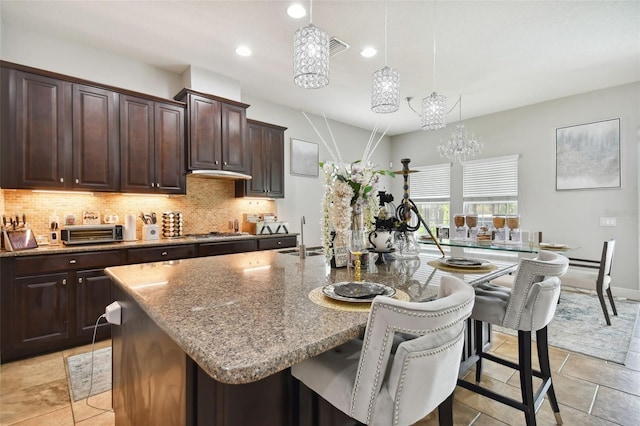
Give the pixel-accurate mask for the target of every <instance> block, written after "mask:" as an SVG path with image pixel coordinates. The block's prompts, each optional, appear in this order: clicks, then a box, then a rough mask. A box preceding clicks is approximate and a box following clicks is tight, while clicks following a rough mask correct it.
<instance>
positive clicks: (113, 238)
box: [60, 225, 124, 245]
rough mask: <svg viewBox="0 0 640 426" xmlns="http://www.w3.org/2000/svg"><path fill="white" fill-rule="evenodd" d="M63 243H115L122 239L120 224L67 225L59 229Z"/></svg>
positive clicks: (122, 231) (122, 233) (122, 230)
mask: <svg viewBox="0 0 640 426" xmlns="http://www.w3.org/2000/svg"><path fill="white" fill-rule="evenodd" d="M60 240H61V241H62V242H63V243H64V244H67V245H68V244H99V243H115V242H120V241H123V240H124V227H123V226H122V225H69V226H66V227H65V228H64V229H63V230H61V231H60Z"/></svg>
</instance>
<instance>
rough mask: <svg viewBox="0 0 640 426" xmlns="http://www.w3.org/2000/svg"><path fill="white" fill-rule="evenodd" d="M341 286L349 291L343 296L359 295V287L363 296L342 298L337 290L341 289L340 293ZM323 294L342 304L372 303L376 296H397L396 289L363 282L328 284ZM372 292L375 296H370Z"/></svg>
mask: <svg viewBox="0 0 640 426" xmlns="http://www.w3.org/2000/svg"><path fill="white" fill-rule="evenodd" d="M340 286H342V287H343V288H342V289H343V290H347V291H342V294H348V293H353V294H357V292H358V287H361V289H362V291H363V293H362V294H363V296H359V297H348V296H341V295H339V294H336V292H335V288H336V287H339V289H338V291H340ZM322 292H323V293H324V295H325V296H327V297H329V298H331V299H334V300H340V301H342V302H355V303H371V301H372V300H373V299H374V298H375V297H376V296H388V297H393V296H394V295H395V294H396V289H395V288H393V287H388V286H386V285H383V284H378V283H371V282H366V281H363V282H341V283H335V284H327V285H326V286H324V287H322ZM370 292H372V293H373V294H371V295H369V294H368V293H370Z"/></svg>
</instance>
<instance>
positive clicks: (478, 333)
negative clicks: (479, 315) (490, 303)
mask: <svg viewBox="0 0 640 426" xmlns="http://www.w3.org/2000/svg"><path fill="white" fill-rule="evenodd" d="M473 322H474V327H475V333H474V338H475V344H476V355H477V356H478V360H477V361H476V383H480V381H481V380H482V351H483V344H482V326H483V322H482V321H478V320H475V321H473Z"/></svg>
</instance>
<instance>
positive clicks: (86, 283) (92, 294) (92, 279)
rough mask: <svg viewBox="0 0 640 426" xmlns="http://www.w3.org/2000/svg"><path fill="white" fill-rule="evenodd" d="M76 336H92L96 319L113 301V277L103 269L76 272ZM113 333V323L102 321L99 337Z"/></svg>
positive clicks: (99, 327) (97, 335)
mask: <svg viewBox="0 0 640 426" xmlns="http://www.w3.org/2000/svg"><path fill="white" fill-rule="evenodd" d="M75 285H76V309H75V313H76V336H85V337H89V338H91V337H92V336H93V329H94V327H95V325H96V321H97V320H98V318H99V317H100V315H102V314H104V311H105V308H106V307H107V305H108V304H110V303H111V302H113V298H112V293H111V286H112V284H111V279H110V278H109V277H107V276H106V275H105V274H104V270H103V269H94V270H90V271H78V272H76V280H75ZM110 334H111V325H110V324H109V323H108V322H106V321H104V320H103V321H100V324H99V325H98V330H97V332H96V337H97V338H103V337H107V336H109V335H110Z"/></svg>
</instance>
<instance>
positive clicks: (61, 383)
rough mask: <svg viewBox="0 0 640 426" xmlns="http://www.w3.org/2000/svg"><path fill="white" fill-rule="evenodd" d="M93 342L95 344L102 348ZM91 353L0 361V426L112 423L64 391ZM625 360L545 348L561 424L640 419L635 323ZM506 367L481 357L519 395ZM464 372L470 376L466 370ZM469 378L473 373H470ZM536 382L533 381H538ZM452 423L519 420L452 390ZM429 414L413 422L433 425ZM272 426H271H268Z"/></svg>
mask: <svg viewBox="0 0 640 426" xmlns="http://www.w3.org/2000/svg"><path fill="white" fill-rule="evenodd" d="M109 344H110V341H104V342H99V343H97V344H96V349H99V348H102V347H105V346H108V345H109ZM88 350H90V346H83V347H78V348H74V349H70V350H67V351H62V352H57V353H53V354H49V355H44V356H40V357H36V358H31V359H28V360H24V361H16V362H12V363H7V364H2V365H1V366H0V425H20V426H32V425H33V426H35V425H37V426H47V425H55V426H67V425H80V426H89V425H91V426H103V425H108V426H112V425H113V424H114V414H113V412H112V411H109V410H110V409H111V392H104V393H102V394H100V395H96V396H93V397H91V398H90V399H89V404H91V405H92V406H94V407H101V408H102V409H97V408H93V407H91V406H88V405H87V402H86V401H85V400H81V401H77V402H73V401H71V398H70V396H69V385H68V373H67V366H66V365H67V363H66V358H67V357H68V356H71V355H75V354H78V353H82V352H87V351H88ZM492 350H493V351H494V352H496V353H497V354H499V355H500V356H504V357H509V358H512V359H513V360H514V361H516V357H517V339H516V338H515V337H512V336H508V335H505V334H500V333H495V336H494V347H493V349H492ZM627 363H628V365H627V366H620V365H618V364H613V363H608V362H606V361H602V360H599V359H596V358H590V357H586V356H583V355H579V354H575V353H571V352H567V351H565V350H561V349H558V348H551V365H552V367H553V369H554V370H553V371H554V376H553V378H554V384H555V388H556V394H557V396H558V400H559V402H560V405H561V408H560V409H561V412H562V418H563V420H564V424H565V425H569V426H571V425H580V426H588V425H624V426H637V425H639V424H640V326H637V327H636V331H635V335H634V337H633V340H632V342H631V348H630V352H629V357H628V362H627ZM514 373H515V372H514V371H513V370H510V369H508V368H507V367H503V366H500V365H498V364H495V363H491V362H488V361H486V362H485V374H484V375H483V384H484V385H485V386H487V387H489V388H492V389H494V390H498V391H499V392H503V393H505V394H508V395H512V396H514V397H516V398H517V397H519V392H520V391H519V384H518V377H517V374H514ZM469 374H473V372H472V371H470V373H469ZM472 377H473V376H472ZM538 383H539V382H538ZM454 410H455V411H454V420H455V424H456V425H474V426H488V425H524V417H523V415H522V414H521V413H520V412H519V411H517V410H515V409H512V408H510V407H507V406H505V405H502V404H499V403H497V402H494V401H492V400H489V399H487V398H484V397H482V396H480V395H477V394H474V393H472V392H469V391H467V390H465V389H462V388H458V389H457V391H456V399H455V404H454ZM537 421H538V424H539V425H554V424H555V420H554V416H553V412H552V411H551V407H550V405H549V403H548V402H547V401H545V402H544V403H543V405H542V407H541V408H540V410H539V412H538V414H537ZM437 424H438V421H437V415H435V414H434V413H432V414H430V415H429V416H427V417H426V418H425V419H423V420H422V421H420V422H418V423H417V425H419V426H431V425H437ZM275 426H277V425H275Z"/></svg>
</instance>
